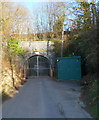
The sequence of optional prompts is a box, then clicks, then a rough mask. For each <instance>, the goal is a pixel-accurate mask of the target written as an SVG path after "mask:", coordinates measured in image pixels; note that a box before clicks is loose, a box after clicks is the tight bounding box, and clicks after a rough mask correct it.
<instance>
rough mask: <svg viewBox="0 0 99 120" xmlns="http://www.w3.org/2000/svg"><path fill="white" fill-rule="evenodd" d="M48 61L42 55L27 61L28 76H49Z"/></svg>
mask: <svg viewBox="0 0 99 120" xmlns="http://www.w3.org/2000/svg"><path fill="white" fill-rule="evenodd" d="M49 75H50V61H49V59H48V58H46V57H44V56H42V55H34V56H32V57H30V58H29V59H28V76H49Z"/></svg>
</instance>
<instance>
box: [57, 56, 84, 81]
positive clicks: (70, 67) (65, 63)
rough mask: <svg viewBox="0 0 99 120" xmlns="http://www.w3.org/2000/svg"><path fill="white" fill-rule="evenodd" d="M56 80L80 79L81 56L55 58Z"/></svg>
mask: <svg viewBox="0 0 99 120" xmlns="http://www.w3.org/2000/svg"><path fill="white" fill-rule="evenodd" d="M57 73H58V80H81V78H82V74H81V57H80V56H71V57H62V58H58V59H57Z"/></svg>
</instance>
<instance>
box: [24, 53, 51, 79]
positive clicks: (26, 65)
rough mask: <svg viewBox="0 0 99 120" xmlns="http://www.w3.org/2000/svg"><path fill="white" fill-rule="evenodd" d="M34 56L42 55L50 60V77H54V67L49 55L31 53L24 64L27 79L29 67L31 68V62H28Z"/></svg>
mask: <svg viewBox="0 0 99 120" xmlns="http://www.w3.org/2000/svg"><path fill="white" fill-rule="evenodd" d="M34 56H42V57H44V58H46V59H47V60H48V61H49V65H50V68H49V69H50V77H51V78H52V77H53V69H52V60H51V59H50V58H49V57H48V56H47V55H42V54H32V55H30V56H28V57H27V58H26V59H25V61H24V66H23V68H24V78H25V79H28V77H29V76H28V75H27V69H29V66H28V65H29V64H28V60H29V59H30V58H32V57H34Z"/></svg>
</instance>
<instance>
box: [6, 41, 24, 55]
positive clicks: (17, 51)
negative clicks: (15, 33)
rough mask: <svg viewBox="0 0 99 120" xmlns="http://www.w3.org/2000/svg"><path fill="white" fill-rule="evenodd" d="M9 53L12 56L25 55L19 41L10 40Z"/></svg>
mask: <svg viewBox="0 0 99 120" xmlns="http://www.w3.org/2000/svg"><path fill="white" fill-rule="evenodd" d="M8 51H9V53H10V55H12V56H16V55H23V54H24V49H23V48H22V47H20V46H19V41H18V40H17V39H10V40H8Z"/></svg>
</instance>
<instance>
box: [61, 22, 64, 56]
mask: <svg viewBox="0 0 99 120" xmlns="http://www.w3.org/2000/svg"><path fill="white" fill-rule="evenodd" d="M63 48H64V24H63V30H62V43H61V57H63Z"/></svg>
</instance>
